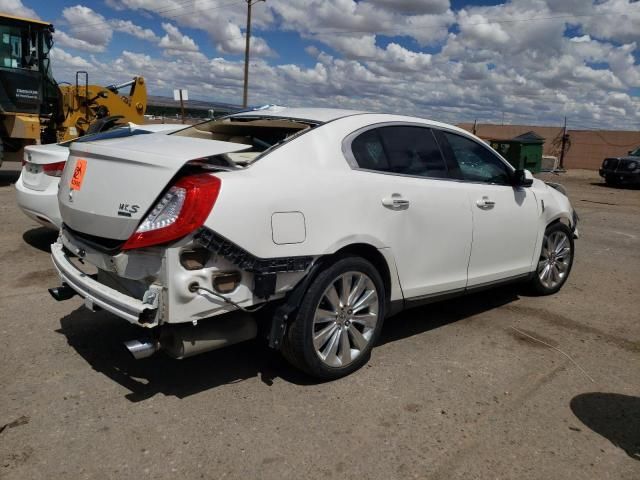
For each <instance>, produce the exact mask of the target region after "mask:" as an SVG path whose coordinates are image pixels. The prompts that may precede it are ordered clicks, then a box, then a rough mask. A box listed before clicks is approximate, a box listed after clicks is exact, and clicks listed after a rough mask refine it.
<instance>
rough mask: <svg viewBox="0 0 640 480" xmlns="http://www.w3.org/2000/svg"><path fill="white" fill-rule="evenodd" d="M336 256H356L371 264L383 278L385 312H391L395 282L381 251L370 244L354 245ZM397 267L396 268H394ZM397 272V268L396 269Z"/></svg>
mask: <svg viewBox="0 0 640 480" xmlns="http://www.w3.org/2000/svg"><path fill="white" fill-rule="evenodd" d="M334 255H355V256H358V257H362V258H364V259H365V260H367V261H368V262H370V263H371V264H372V265H373V266H374V267H375V269H376V270H377V271H378V273H379V274H380V277H382V283H383V285H384V294H385V311H387V312H388V311H389V305H390V302H391V297H392V295H391V292H392V289H393V282H392V277H391V268H390V267H389V263H388V262H387V259H386V258H385V256H384V255H383V254H382V253H381V252H380V250H379V249H378V248H376V247H374V246H373V245H371V244H368V243H352V244H349V245H346V246H344V247H342V248H340V249H339V250H337V251H336V252H335V253H334ZM394 267H395V266H394ZM394 271H395V268H394Z"/></svg>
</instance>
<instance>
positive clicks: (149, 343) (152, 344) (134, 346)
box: [124, 340, 160, 360]
mask: <svg viewBox="0 0 640 480" xmlns="http://www.w3.org/2000/svg"><path fill="white" fill-rule="evenodd" d="M124 346H125V347H127V350H129V353H130V354H131V355H133V358H135V359H136V360H141V359H143V358H148V357H150V356H151V355H153V354H154V353H156V352H157V351H158V350H159V349H160V344H159V343H158V342H157V341H156V340H129V341H128V342H124Z"/></svg>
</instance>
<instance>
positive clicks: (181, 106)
mask: <svg viewBox="0 0 640 480" xmlns="http://www.w3.org/2000/svg"><path fill="white" fill-rule="evenodd" d="M180 112H181V114H182V123H184V100H183V99H182V89H180Z"/></svg>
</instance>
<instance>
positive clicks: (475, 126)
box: [471, 118, 478, 135]
mask: <svg viewBox="0 0 640 480" xmlns="http://www.w3.org/2000/svg"><path fill="white" fill-rule="evenodd" d="M477 131H478V119H477V118H476V119H475V120H474V121H473V131H472V132H471V133H473V134H474V135H475V134H476V132H477Z"/></svg>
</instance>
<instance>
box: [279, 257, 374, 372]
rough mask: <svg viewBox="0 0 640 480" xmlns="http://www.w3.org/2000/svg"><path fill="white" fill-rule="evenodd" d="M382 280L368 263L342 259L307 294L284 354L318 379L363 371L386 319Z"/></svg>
mask: <svg viewBox="0 0 640 480" xmlns="http://www.w3.org/2000/svg"><path fill="white" fill-rule="evenodd" d="M384 299H385V292H384V286H383V282H382V278H381V277H380V274H379V273H378V271H377V270H376V268H375V267H374V266H373V265H372V264H371V263H369V262H368V261H367V260H365V259H363V258H360V257H353V256H348V257H342V258H340V259H338V260H337V261H336V262H335V263H333V264H331V265H329V266H328V267H327V268H325V269H324V270H323V271H322V272H321V273H320V274H319V275H318V276H317V277H316V278H315V279H314V280H313V281H312V282H311V284H310V286H309V288H308V289H307V291H306V293H305V294H304V297H303V300H302V303H301V305H300V309H299V310H298V313H297V314H296V318H295V320H294V321H293V322H292V323H291V325H290V326H289V329H288V331H287V334H286V336H285V339H284V345H283V349H282V352H283V354H284V356H285V358H286V359H287V360H288V361H289V362H290V363H292V364H293V365H294V366H295V367H298V368H300V369H301V370H303V371H305V372H307V373H309V374H310V375H313V376H315V377H318V378H323V379H335V378H340V377H343V376H345V375H348V374H350V373H351V372H353V371H355V370H357V369H359V368H360V367H362V366H363V365H364V364H365V363H366V362H367V360H368V359H369V356H370V354H371V349H372V348H373V345H374V343H375V342H376V340H377V338H378V335H379V333H380V329H381V328H382V322H383V319H384V306H385V300H384Z"/></svg>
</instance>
